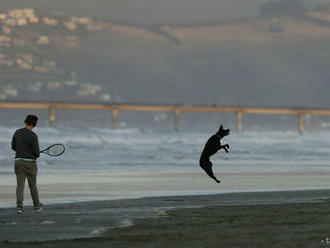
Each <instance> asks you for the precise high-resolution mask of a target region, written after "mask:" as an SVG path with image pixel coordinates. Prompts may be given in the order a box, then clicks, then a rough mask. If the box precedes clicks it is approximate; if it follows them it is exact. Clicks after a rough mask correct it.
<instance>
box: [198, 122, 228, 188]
mask: <svg viewBox="0 0 330 248" xmlns="http://www.w3.org/2000/svg"><path fill="white" fill-rule="evenodd" d="M229 133H230V130H229V129H223V126H222V124H221V126H220V128H219V130H218V132H216V133H215V134H214V135H212V136H211V137H210V138H209V139H208V141H207V142H206V144H205V147H204V150H203V152H202V155H201V158H200V160H199V165H200V166H201V168H202V169H203V170H204V171H205V172H206V174H207V175H208V176H209V177H211V178H212V179H214V180H215V181H216V182H217V183H220V180H218V179H217V178H216V177H215V176H214V174H213V170H212V163H211V161H210V157H211V156H212V155H214V154H216V153H217V152H218V151H219V150H221V149H224V150H225V151H226V153H228V149H229V145H228V144H225V145H221V139H222V138H223V137H225V136H227V135H229Z"/></svg>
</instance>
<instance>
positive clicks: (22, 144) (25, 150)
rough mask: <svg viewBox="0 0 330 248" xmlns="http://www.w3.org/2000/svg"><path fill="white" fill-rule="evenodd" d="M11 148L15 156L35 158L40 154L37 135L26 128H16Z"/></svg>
mask: <svg viewBox="0 0 330 248" xmlns="http://www.w3.org/2000/svg"><path fill="white" fill-rule="evenodd" d="M11 148H12V149H13V150H14V151H15V152H16V156H15V158H25V159H37V158H39V156H40V153H39V142H38V136H37V135H36V134H35V133H34V132H32V131H31V130H29V129H27V128H21V129H18V130H16V132H15V134H14V136H13V140H12V143H11Z"/></svg>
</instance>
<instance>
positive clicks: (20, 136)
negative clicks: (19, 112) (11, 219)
mask: <svg viewBox="0 0 330 248" xmlns="http://www.w3.org/2000/svg"><path fill="white" fill-rule="evenodd" d="M37 121H38V117H37V116H35V115H28V116H27V117H26V119H25V124H26V125H25V128H21V129H18V130H16V132H15V134H14V136H13V139H12V144H11V148H12V149H13V150H14V151H15V152H16V155H15V174H16V179H17V187H16V199H17V201H16V203H17V211H16V212H17V213H18V214H23V213H24V208H23V200H24V186H25V181H26V179H27V180H28V183H29V188H30V192H31V197H32V200H33V206H34V210H35V211H37V212H38V211H40V210H42V208H43V205H42V204H41V203H40V202H39V195H38V189H37V173H38V167H37V158H38V157H39V156H40V154H39V143H38V136H37V135H36V134H35V133H34V132H33V131H32V129H33V128H34V127H35V126H36V125H37Z"/></svg>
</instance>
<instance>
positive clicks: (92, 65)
mask: <svg viewBox="0 0 330 248" xmlns="http://www.w3.org/2000/svg"><path fill="white" fill-rule="evenodd" d="M273 9H274V8H272V10H273ZM267 11H268V10H267ZM329 38H330V11H328V10H327V9H324V8H323V9H317V8H313V9H309V10H306V9H301V10H300V9H299V11H298V12H297V13H295V14H292V13H282V12H279V13H278V12H276V11H275V12H274V13H273V12H272V13H270V14H269V13H268V12H267V14H260V15H258V16H257V17H255V18H248V19H245V20H228V21H221V22H219V23H212V24H200V25H197V24H196V25H168V24H167V23H164V24H161V25H152V26H149V25H130V24H127V23H126V24H124V23H119V22H114V21H109V20H107V19H104V18H96V17H91V16H79V15H78V16H76V15H75V16H72V15H69V14H67V13H65V12H63V11H62V12H58V11H57V12H56V11H49V12H47V11H41V10H37V9H33V8H25V9H23V8H22V9H8V10H7V11H3V12H2V13H0V72H1V74H0V80H1V85H0V100H9V101H19V100H28V101H80V102H81V101H92V102H130V103H169V104H172V103H187V104H203V105H208V104H214V103H216V104H219V105H249V106H253V105H264V106H274V105H275V106H281V105H285V106H311V107H313V106H317V107H327V106H328V105H329V99H328V97H327V94H326V92H327V90H330V85H329V83H328V80H329V78H330V74H329V72H328V68H327V67H328V60H329V59H328V58H329V55H330V49H329V48H328V40H329ZM260 92H262V94H260Z"/></svg>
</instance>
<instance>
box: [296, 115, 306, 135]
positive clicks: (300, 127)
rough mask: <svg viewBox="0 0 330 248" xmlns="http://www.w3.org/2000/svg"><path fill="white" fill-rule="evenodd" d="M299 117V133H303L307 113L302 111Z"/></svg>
mask: <svg viewBox="0 0 330 248" xmlns="http://www.w3.org/2000/svg"><path fill="white" fill-rule="evenodd" d="M298 118H299V133H301V134H302V133H303V132H304V119H305V115H304V114H302V113H300V114H299V115H298Z"/></svg>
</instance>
